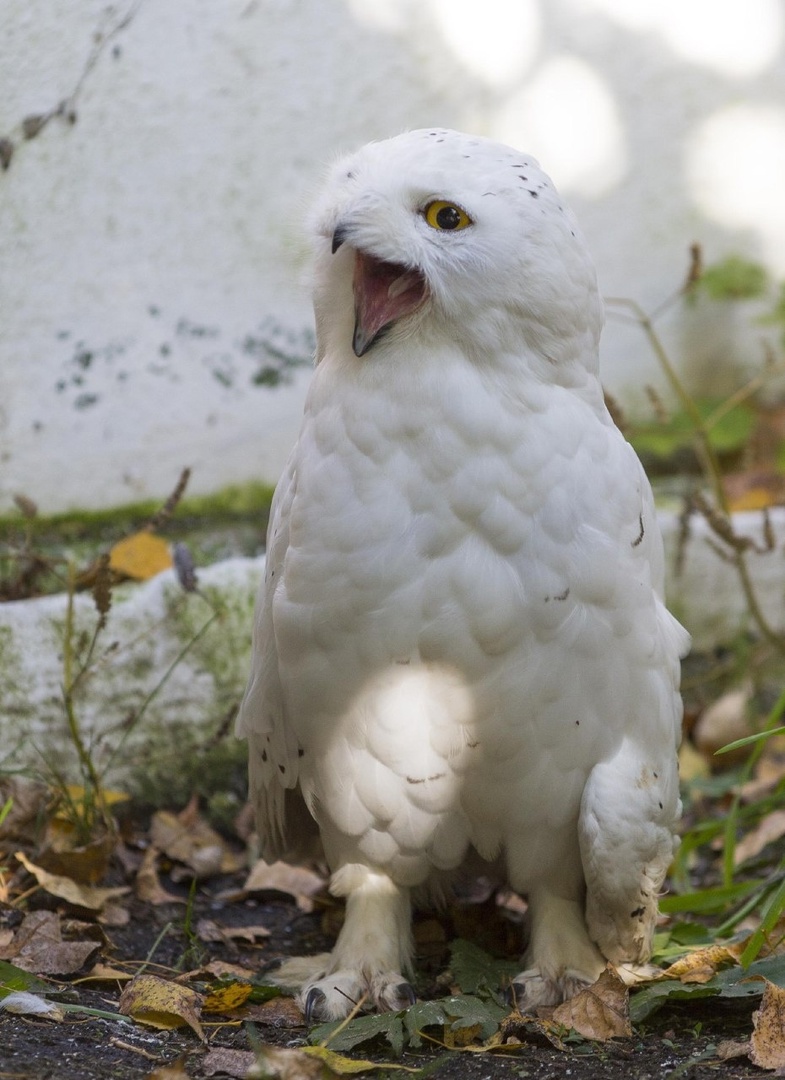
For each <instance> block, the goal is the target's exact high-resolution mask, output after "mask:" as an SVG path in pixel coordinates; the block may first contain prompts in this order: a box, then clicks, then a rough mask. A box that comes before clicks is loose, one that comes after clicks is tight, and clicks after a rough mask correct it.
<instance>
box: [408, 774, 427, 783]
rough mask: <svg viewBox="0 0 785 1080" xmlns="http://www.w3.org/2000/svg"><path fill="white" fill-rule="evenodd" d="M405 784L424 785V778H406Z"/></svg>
mask: <svg viewBox="0 0 785 1080" xmlns="http://www.w3.org/2000/svg"><path fill="white" fill-rule="evenodd" d="M406 783H407V784H424V783H425V777H422V778H421V779H420V780H418V779H417V777H416V776H407V777H406Z"/></svg>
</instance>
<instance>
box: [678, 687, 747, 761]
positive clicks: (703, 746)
mask: <svg viewBox="0 0 785 1080" xmlns="http://www.w3.org/2000/svg"><path fill="white" fill-rule="evenodd" d="M751 697H752V684H751V683H745V684H744V685H743V686H740V687H737V688H736V689H735V690H728V691H727V693H725V694H722V695H721V696H720V697H718V698H717V700H716V701H713V702H712V703H711V705H709V706H708V708H706V709H704V711H703V712H702V713H701V715H700V716H699V717H698V719H697V721H696V723H695V727H694V728H693V729H692V739H693V742H694V743H695V746H696V747H697V748H698V750H700V751H701V753H703V754H705V755H706V757H707V758H708V759H709V760H710V763H711V764H712V766H713V767H715V768H723V769H727V768H728V766H729V764H731V763H732V761H733V754H731V755H728V754H723V755H722V757H721V758H717V759H714V754H715V753H716V751H717V750H719V749H720V748H721V747H723V746H727V745H728V743H731V742H735V740H736V739H743V738H744V737H745V736H747V735H751V734H752V731H753V729H752V728H751V727H750V721H749V716H748V711H747V707H748V705H749V701H750V698H751ZM739 753H740V756H741V759H742V760H743V759H744V758H746V757H747V756H748V754H749V748H747V747H744V748H742V749H741V751H740V752H739ZM712 759H713V760H712Z"/></svg>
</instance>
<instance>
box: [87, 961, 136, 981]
mask: <svg viewBox="0 0 785 1080" xmlns="http://www.w3.org/2000/svg"><path fill="white" fill-rule="evenodd" d="M132 978H133V975H129V973H128V972H127V971H121V970H120V968H114V967H111V966H110V965H109V964H96V965H95V967H93V968H92V969H91V970H90V971H89V972H88V973H87V975H83V976H82V978H81V979H74V982H73V985H74V986H76V985H78V984H79V983H83V982H112V983H116V982H130V980H131V979H132Z"/></svg>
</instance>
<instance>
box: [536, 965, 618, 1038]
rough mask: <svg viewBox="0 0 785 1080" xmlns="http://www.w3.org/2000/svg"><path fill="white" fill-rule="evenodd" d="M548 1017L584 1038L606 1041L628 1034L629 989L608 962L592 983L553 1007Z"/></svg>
mask: <svg viewBox="0 0 785 1080" xmlns="http://www.w3.org/2000/svg"><path fill="white" fill-rule="evenodd" d="M551 1020H553V1022H554V1023H557V1024H562V1025H563V1026H564V1027H568V1028H572V1029H573V1030H574V1031H577V1032H578V1034H579V1035H582V1036H583V1037H584V1039H593V1040H595V1041H597V1042H607V1040H608V1039H618V1038H629V1037H631V1036H632V1025H631V1024H630V1010H629V991H628V989H627V987H626V986H625V985H624V983H623V982H622V981H621V979H620V978H619V976H618V975H617V974H616V972H615V971H614V970H613V968H611V967H610V965H609V966H608V967H607V968H606V969H605V971H603V973H602V975H600V977H599V979H598V980H597V982H596V983H594V984H593V985H592V986H587V987H586V989H585V990H581V991H580V993H578V994H576V995H575V997H573V998H570V1000H569V1001H565V1002H564V1003H563V1004H562V1005H559V1006H558V1007H557V1008H556V1009H554V1011H553V1015H552V1016H551Z"/></svg>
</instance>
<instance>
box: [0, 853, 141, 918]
mask: <svg viewBox="0 0 785 1080" xmlns="http://www.w3.org/2000/svg"><path fill="white" fill-rule="evenodd" d="M15 858H17V859H18V860H19V862H20V863H21V864H22V866H23V867H24V868H25V870H27V872H28V873H29V874H32V875H33V877H34V878H35V879H36V881H37V882H38V884H39V885H40V886H41V888H42V889H45V890H46V892H48V893H51V894H52V896H59V897H60V899H61V900H67V901H68V903H69V904H74V905H75V906H76V907H83V908H87V909H88V910H89V911H100V910H101V908H102V907H103V906H104V905H105V904H106V903H107V902H108V901H109V900H111V899H113V898H114V897H115V896H125V894H126V893H128V892H130V891H131V890H130V889H128V888H126V887H125V886H120V887H118V888H115V889H99V888H97V887H96V886H92V885H77V883H76V882H75V881H72V880H71V878H68V877H61V876H60V875H59V874H50V873H49V872H48V871H46V870H44V869H42V867H40V866H36V865H35V864H34V863H31V862H30V860H29V859H28V858H27V856H26V855H25V853H24V852H23V851H17V852H16V853H15Z"/></svg>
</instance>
